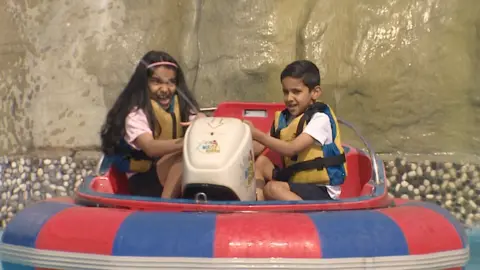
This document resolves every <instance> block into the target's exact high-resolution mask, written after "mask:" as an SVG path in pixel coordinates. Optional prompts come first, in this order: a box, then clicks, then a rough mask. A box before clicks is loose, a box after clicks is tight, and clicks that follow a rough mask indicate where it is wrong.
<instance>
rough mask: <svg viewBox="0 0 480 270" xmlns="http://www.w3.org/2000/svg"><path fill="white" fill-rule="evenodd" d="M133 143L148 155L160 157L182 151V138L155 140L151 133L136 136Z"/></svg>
mask: <svg viewBox="0 0 480 270" xmlns="http://www.w3.org/2000/svg"><path fill="white" fill-rule="evenodd" d="M133 143H134V144H135V146H137V147H138V148H140V149H142V151H143V152H145V154H147V156H149V157H161V156H164V155H167V154H171V153H174V152H178V151H182V148H183V138H181V139H173V140H172V139H171V140H155V139H154V138H153V136H152V134H151V133H144V134H142V135H140V136H138V137H137V138H136V139H135V140H134V141H133Z"/></svg>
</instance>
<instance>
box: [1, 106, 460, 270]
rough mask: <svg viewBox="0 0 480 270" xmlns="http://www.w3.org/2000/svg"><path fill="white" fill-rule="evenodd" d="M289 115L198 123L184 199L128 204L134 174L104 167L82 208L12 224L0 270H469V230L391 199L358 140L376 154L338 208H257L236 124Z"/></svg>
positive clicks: (379, 169) (73, 202)
mask: <svg viewBox="0 0 480 270" xmlns="http://www.w3.org/2000/svg"><path fill="white" fill-rule="evenodd" d="M283 108H284V105H283V104H276V103H245V102H225V103H222V104H220V105H219V106H218V107H217V108H213V109H214V112H213V116H212V117H208V118H202V119H198V120H197V121H195V122H194V123H193V124H192V126H191V127H190V128H189V129H188V130H187V133H186V136H185V146H184V163H185V165H184V181H183V194H184V195H185V194H187V195H186V196H185V197H184V198H181V199H172V200H164V199H160V198H151V197H138V196H137V197H136V196H131V195H129V194H128V190H127V188H126V178H125V175H123V174H121V173H119V172H118V171H117V170H116V169H115V167H112V166H110V165H111V162H110V161H109V158H108V157H103V158H102V159H101V160H100V162H99V165H98V168H97V175H96V176H95V177H90V178H87V179H85V181H84V182H83V183H82V185H80V187H79V188H78V190H77V191H76V194H75V196H74V197H73V198H54V199H50V200H46V201H43V202H39V203H36V204H34V205H31V206H29V207H27V208H26V209H24V210H23V211H21V212H20V213H18V214H17V215H16V216H15V217H14V218H13V219H12V221H11V222H10V223H9V224H8V226H7V228H6V230H5V232H4V234H3V238H2V244H1V245H0V257H1V258H2V260H3V269H5V270H9V269H18V268H17V267H18V265H22V266H23V268H21V269H40V268H41V269H245V268H253V269H389V270H393V269H429V270H431V269H463V266H465V265H466V263H467V261H468V259H469V246H468V239H467V236H466V231H465V229H464V227H463V225H462V224H461V223H460V222H458V221H457V220H456V219H455V218H454V217H453V216H452V215H451V214H450V213H449V212H448V211H447V210H445V209H443V208H441V207H440V206H437V205H436V204H432V203H427V202H419V201H410V200H401V199H395V198H392V197H391V196H389V195H388V189H387V184H386V181H385V179H386V176H385V169H384V164H383V162H382V161H381V160H380V159H378V157H377V156H376V154H375V153H374V152H373V151H372V149H371V147H369V145H368V143H367V142H366V141H365V140H364V139H363V137H361V136H360V135H359V134H358V133H357V135H359V136H360V138H361V139H362V141H363V142H364V143H365V145H366V149H367V150H368V152H364V151H363V150H361V149H357V148H354V147H352V146H349V145H345V146H344V147H345V152H346V159H347V165H348V176H347V179H346V181H345V183H344V184H343V185H342V193H341V198H340V199H339V200H336V201H295V202H291V201H262V202H257V201H255V184H254V183H255V181H251V180H252V179H251V175H250V174H251V170H252V169H253V158H254V157H252V140H251V136H249V132H250V131H249V129H248V126H247V125H246V124H244V123H242V122H241V121H240V120H238V119H248V120H250V121H252V123H253V124H254V125H255V126H256V127H258V128H260V129H262V130H264V131H265V132H267V131H268V130H269V128H270V125H271V123H272V121H273V118H272V117H273V115H274V112H275V111H277V110H281V109H283ZM339 122H340V123H343V124H346V125H347V126H348V127H350V128H352V129H353V130H354V131H355V132H357V131H356V129H355V128H354V127H353V126H351V125H350V124H348V123H346V122H344V121H341V120H339ZM212 141H216V144H213V146H212V144H208V142H212ZM202 143H204V144H203V146H201V147H200V148H199V144H202ZM205 145H207V146H205ZM208 147H213V148H208ZM264 154H266V155H269V156H270V157H271V158H272V159H273V160H275V161H276V163H277V165H279V166H280V165H281V163H280V159H279V156H278V155H277V154H275V153H273V152H271V151H268V150H267V152H265V153H264ZM213 156H215V158H212V157H213ZM219 190H220V191H221V192H219ZM222 196H223V197H222ZM212 198H214V199H212ZM35 267H36V268H35Z"/></svg>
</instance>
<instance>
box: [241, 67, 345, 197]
mask: <svg viewBox="0 0 480 270" xmlns="http://www.w3.org/2000/svg"><path fill="white" fill-rule="evenodd" d="M280 79H281V83H282V87H283V99H284V102H285V105H286V107H287V108H286V109H285V110H283V111H282V112H277V113H276V114H275V121H274V123H273V126H272V129H271V131H270V135H268V134H265V133H263V132H262V131H260V130H258V129H256V128H255V127H253V125H252V124H251V123H250V122H248V121H246V122H247V123H248V124H249V125H250V128H251V129H252V136H253V139H254V140H255V141H256V142H258V143H255V146H256V147H255V148H256V151H255V152H257V153H258V152H259V151H261V150H262V149H258V146H259V144H261V145H262V147H261V148H265V147H268V148H269V149H271V150H272V151H274V152H277V153H279V154H280V155H281V156H282V158H283V163H284V168H282V169H280V168H276V167H275V166H274V165H273V163H272V162H271V161H270V160H269V159H268V158H267V157H266V156H263V155H261V156H259V157H258V159H257V161H256V162H255V167H256V170H255V178H256V179H257V199H258V200H263V199H267V200H332V199H338V197H339V195H340V193H341V189H340V185H341V184H342V183H343V182H344V180H345V177H346V173H347V171H346V160H345V154H344V150H343V147H342V145H341V141H340V131H339V129H338V127H337V126H338V125H337V120H336V117H335V115H334V113H333V111H332V110H331V109H330V107H329V106H328V105H326V104H324V103H320V102H316V100H317V99H318V98H319V97H320V96H321V94H322V89H321V88H320V72H319V70H318V68H317V66H316V65H315V64H314V63H312V62H310V61H308V60H300V61H295V62H293V63H291V64H289V65H287V66H286V67H285V69H284V70H283V71H282V73H281V76H280ZM265 181H266V184H265V186H264V187H263V190H262V186H263V184H264V183H265Z"/></svg>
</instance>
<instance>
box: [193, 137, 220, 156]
mask: <svg viewBox="0 0 480 270" xmlns="http://www.w3.org/2000/svg"><path fill="white" fill-rule="evenodd" d="M197 149H198V151H200V152H202V153H206V154H213V153H220V146H219V145H218V142H217V141H216V140H212V141H202V142H201V143H200V145H199V146H198V147H197Z"/></svg>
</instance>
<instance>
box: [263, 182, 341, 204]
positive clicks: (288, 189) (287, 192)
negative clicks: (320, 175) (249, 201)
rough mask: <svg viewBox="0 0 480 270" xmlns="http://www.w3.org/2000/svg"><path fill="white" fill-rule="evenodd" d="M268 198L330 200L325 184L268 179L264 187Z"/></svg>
mask: <svg viewBox="0 0 480 270" xmlns="http://www.w3.org/2000/svg"><path fill="white" fill-rule="evenodd" d="M264 194H265V197H266V198H267V199H268V200H282V201H295V200H297V201H298V200H332V198H331V197H330V195H329V194H328V190H327V188H326V187H325V186H318V185H315V184H296V183H287V182H279V181H270V182H269V183H267V184H266V185H265V188H264Z"/></svg>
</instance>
